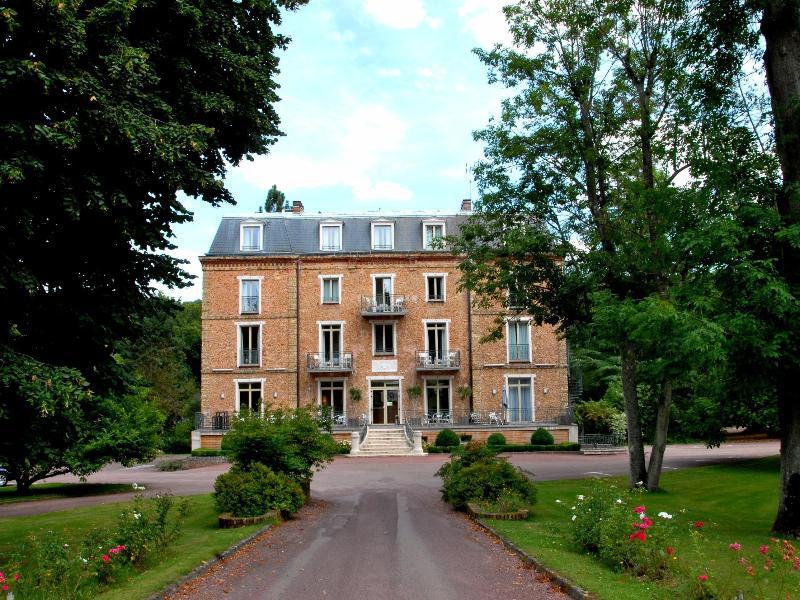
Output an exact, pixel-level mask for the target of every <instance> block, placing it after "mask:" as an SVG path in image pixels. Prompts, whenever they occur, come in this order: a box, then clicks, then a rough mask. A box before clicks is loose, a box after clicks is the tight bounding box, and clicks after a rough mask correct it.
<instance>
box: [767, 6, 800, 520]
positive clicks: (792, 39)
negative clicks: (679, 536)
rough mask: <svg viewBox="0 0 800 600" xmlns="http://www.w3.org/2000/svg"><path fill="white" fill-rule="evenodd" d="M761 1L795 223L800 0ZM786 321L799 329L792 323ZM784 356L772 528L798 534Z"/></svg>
mask: <svg viewBox="0 0 800 600" xmlns="http://www.w3.org/2000/svg"><path fill="white" fill-rule="evenodd" d="M763 6H764V12H763V14H762V19H761V33H762V35H763V36H764V47H765V51H764V66H765V68H766V72H767V87H768V88H769V94H770V101H771V103H772V114H773V118H774V120H775V148H776V151H777V154H778V159H779V160H780V164H781V172H782V175H783V187H782V189H781V190H780V192H779V194H778V197H777V202H776V206H777V209H778V213H779V215H780V218H781V225H782V226H783V227H792V226H793V225H797V224H798V223H800V2H798V0H766V1H765V2H764V4H763ZM778 243H779V245H780V249H779V255H778V269H779V271H780V273H781V274H782V275H783V277H784V279H785V281H786V284H787V286H788V287H789V289H790V290H792V291H793V293H795V294H797V290H798V287H800V256H798V251H797V250H796V249H795V248H794V247H793V246H792V245H791V243H789V242H788V241H786V240H779V242H778ZM786 326H787V327H788V328H790V329H796V328H797V324H796V323H794V322H788V323H787V324H786ZM781 360H782V361H783V362H784V364H785V365H786V368H785V369H784V370H782V372H781V373H780V375H779V380H778V382H777V395H778V411H779V414H780V426H781V488H780V495H779V499H778V515H777V517H776V519H775V524H774V525H773V529H774V530H775V531H776V532H779V533H785V534H789V535H795V536H796V535H798V534H800V398H798V392H797V382H798V378H800V373H799V372H798V371H799V370H800V369H798V366H797V363H796V361H797V360H798V357H797V356H795V355H793V354H792V349H789V348H787V355H786V356H785V357H782V359H781Z"/></svg>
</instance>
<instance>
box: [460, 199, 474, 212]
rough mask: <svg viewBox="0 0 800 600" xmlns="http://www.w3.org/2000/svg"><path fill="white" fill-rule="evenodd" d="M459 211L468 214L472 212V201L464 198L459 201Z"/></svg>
mask: <svg viewBox="0 0 800 600" xmlns="http://www.w3.org/2000/svg"><path fill="white" fill-rule="evenodd" d="M461 210H463V211H464V212H470V211H471V210H472V199H471V198H465V199H464V200H462V201H461Z"/></svg>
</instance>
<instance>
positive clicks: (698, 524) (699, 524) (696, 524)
mask: <svg viewBox="0 0 800 600" xmlns="http://www.w3.org/2000/svg"><path fill="white" fill-rule="evenodd" d="M703 525H705V523H703V522H702V521H695V522H694V528H695V529H702V528H703Z"/></svg>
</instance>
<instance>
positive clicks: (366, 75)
mask: <svg viewBox="0 0 800 600" xmlns="http://www.w3.org/2000/svg"><path fill="white" fill-rule="evenodd" d="M503 4H504V0H499V1H498V0H402V1H400V0H311V2H310V3H309V4H308V5H307V6H305V7H303V8H301V9H300V10H298V11H296V12H290V13H287V14H286V15H285V18H284V21H283V24H282V25H281V27H280V31H281V32H283V33H285V34H286V35H289V36H290V37H291V38H292V43H291V44H290V45H289V48H288V49H287V50H286V51H285V52H282V53H281V54H280V69H281V74H280V75H279V77H278V83H279V84H280V86H281V89H280V90H279V92H278V93H279V96H280V97H281V101H280V102H279V103H278V104H277V110H278V114H279V115H280V118H281V129H282V130H283V132H284V133H285V134H286V135H285V137H282V138H280V139H279V140H278V142H277V144H275V145H274V146H273V147H272V149H271V151H270V153H269V154H267V155H264V156H258V157H255V160H254V161H252V162H243V163H242V164H241V165H240V166H238V167H235V168H232V169H230V171H229V172H228V175H227V178H226V185H227V186H228V189H230V190H231V192H232V193H233V195H234V197H235V198H236V201H237V205H236V206H221V207H216V208H214V207H211V206H209V205H207V204H205V203H204V202H202V201H200V200H195V199H191V198H185V199H184V202H185V203H186V205H187V206H188V208H190V210H192V211H193V212H194V221H193V222H192V223H187V224H184V225H181V226H178V227H176V229H175V234H176V237H175V240H174V242H175V244H176V245H177V249H176V250H175V251H174V252H173V254H174V255H176V256H178V257H180V258H185V259H187V260H189V261H190V264H189V265H187V266H186V269H187V271H189V272H190V273H192V274H194V275H198V278H197V279H195V281H194V285H193V286H192V287H189V288H185V289H182V290H173V291H171V292H170V294H171V295H173V296H175V297H178V298H181V299H184V300H193V299H197V298H200V296H201V287H200V278H199V275H200V264H199V262H198V261H197V257H198V256H199V255H201V254H203V253H205V252H206V250H207V249H208V247H209V245H210V244H211V240H212V238H213V236H214V233H215V231H216V229H217V225H218V223H219V220H220V218H221V217H222V216H223V215H228V214H240V213H250V212H255V211H256V210H257V209H258V206H259V205H262V204H263V202H264V197H265V196H266V192H267V190H268V189H269V188H270V187H271V186H272V185H273V184H276V185H277V186H278V189H280V190H281V191H283V192H284V193H285V194H286V196H287V199H288V200H289V201H290V202H291V201H293V200H301V201H302V202H303V204H304V206H305V210H306V211H307V212H308V211H348V210H350V211H363V210H387V211H388V210H409V209H445V210H456V209H457V208H458V206H459V204H460V200H461V199H462V198H465V197H467V196H469V194H470V184H469V183H468V181H467V178H466V173H465V165H467V164H470V165H471V164H473V163H474V162H475V161H476V160H478V159H479V158H480V157H481V154H482V150H481V146H480V145H479V144H477V143H475V142H474V141H473V140H472V132H473V131H474V130H476V129H480V128H482V127H484V126H485V125H486V124H487V123H488V121H489V118H490V117H491V116H492V115H495V114H497V113H498V112H499V108H500V100H501V99H502V97H503V96H504V92H503V89H502V88H501V87H500V86H489V84H488V83H487V78H486V68H485V67H484V66H483V65H482V64H481V63H480V61H479V60H478V58H477V57H476V56H475V54H473V52H472V49H473V48H475V47H476V46H479V47H484V48H489V47H491V46H492V45H494V43H496V42H501V43H503V42H507V41H508V34H507V30H506V27H505V22H504V20H503V15H502V11H501V6H502V5H503ZM472 196H473V197H474V196H475V191H474V190H473V191H472Z"/></svg>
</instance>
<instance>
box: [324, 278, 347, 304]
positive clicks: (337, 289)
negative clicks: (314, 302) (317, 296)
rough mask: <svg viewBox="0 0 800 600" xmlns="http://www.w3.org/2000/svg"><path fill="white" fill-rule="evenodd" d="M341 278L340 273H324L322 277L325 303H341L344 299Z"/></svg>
mask: <svg viewBox="0 0 800 600" xmlns="http://www.w3.org/2000/svg"><path fill="white" fill-rule="evenodd" d="M341 279H342V278H341V276H339V275H331V276H326V275H323V276H322V277H320V281H321V282H322V283H321V285H322V303H323V304H339V303H340V302H341V301H342V296H341Z"/></svg>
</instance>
